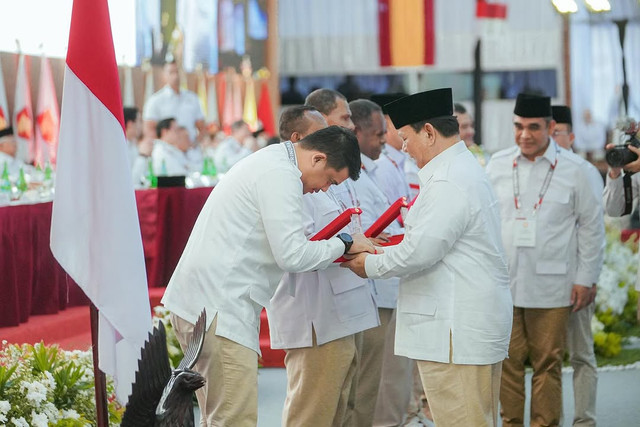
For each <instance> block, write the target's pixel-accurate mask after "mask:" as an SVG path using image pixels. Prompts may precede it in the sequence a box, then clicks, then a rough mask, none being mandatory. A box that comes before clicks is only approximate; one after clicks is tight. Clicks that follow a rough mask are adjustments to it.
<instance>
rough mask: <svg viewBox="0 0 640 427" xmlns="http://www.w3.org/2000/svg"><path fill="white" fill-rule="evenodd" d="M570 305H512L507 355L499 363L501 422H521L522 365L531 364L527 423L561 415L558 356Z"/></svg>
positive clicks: (548, 422)
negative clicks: (554, 306) (507, 356)
mask: <svg viewBox="0 0 640 427" xmlns="http://www.w3.org/2000/svg"><path fill="white" fill-rule="evenodd" d="M569 313H570V307H561V308H522V307H514V308H513V328H512V330H511V342H510V343H509V358H508V359H506V360H505V361H504V365H503V367H502V386H501V390H500V403H501V404H502V410H501V415H502V425H503V426H522V425H523V424H524V403H525V386H524V378H525V376H524V369H525V366H524V364H525V361H526V360H527V357H528V358H529V360H530V361H531V365H532V366H533V377H532V379H531V426H557V425H559V423H560V417H561V416H562V358H563V356H564V348H565V340H566V332H567V322H568V319H569Z"/></svg>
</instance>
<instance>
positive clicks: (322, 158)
mask: <svg viewBox="0 0 640 427" xmlns="http://www.w3.org/2000/svg"><path fill="white" fill-rule="evenodd" d="M326 161H327V155H326V154H324V153H320V152H316V153H315V154H314V155H313V156H311V165H312V166H315V165H316V164H318V163H320V162H326Z"/></svg>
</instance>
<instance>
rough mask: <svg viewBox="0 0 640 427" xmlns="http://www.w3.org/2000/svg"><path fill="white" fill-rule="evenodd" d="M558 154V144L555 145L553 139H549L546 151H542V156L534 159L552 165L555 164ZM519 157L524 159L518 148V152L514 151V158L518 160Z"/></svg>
mask: <svg viewBox="0 0 640 427" xmlns="http://www.w3.org/2000/svg"><path fill="white" fill-rule="evenodd" d="M559 153H560V147H559V146H558V144H556V142H555V141H554V140H553V138H551V137H549V145H548V146H547V149H546V150H545V151H544V154H542V156H538V157H536V159H538V158H540V159H547V161H548V162H549V164H554V163H555V162H556V157H557V156H558V154H559ZM520 157H524V156H523V155H522V151H521V150H520V147H518V150H517V151H516V158H520ZM534 161H535V159H534Z"/></svg>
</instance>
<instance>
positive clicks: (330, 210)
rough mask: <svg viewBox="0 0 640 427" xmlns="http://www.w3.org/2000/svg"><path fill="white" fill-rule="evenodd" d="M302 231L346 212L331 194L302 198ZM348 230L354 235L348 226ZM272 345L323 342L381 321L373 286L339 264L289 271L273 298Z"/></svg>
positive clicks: (308, 231)
mask: <svg viewBox="0 0 640 427" xmlns="http://www.w3.org/2000/svg"><path fill="white" fill-rule="evenodd" d="M303 202H304V213H303V218H304V229H305V233H306V234H307V235H309V236H311V235H313V234H315V233H317V232H318V231H320V230H321V229H322V228H323V227H325V226H326V225H327V224H329V223H330V222H331V221H333V220H334V219H335V218H336V217H337V216H338V215H339V214H340V212H342V209H341V207H340V205H339V202H338V201H336V200H334V199H333V198H332V197H330V196H329V194H328V193H324V192H319V193H309V194H305V195H304V196H303ZM344 231H345V232H348V233H351V232H352V230H350V228H349V227H346V229H345V230H344ZM267 314H268V315H269V330H270V334H269V335H270V337H271V348H287V349H289V348H301V347H311V346H312V345H313V333H314V332H315V335H316V343H317V344H318V345H322V344H325V343H327V342H329V341H333V340H336V339H339V338H343V337H346V336H348V335H352V334H355V333H357V332H361V331H364V330H365V329H369V328H373V327H375V326H378V325H379V324H380V322H379V318H378V310H377V307H376V304H375V302H374V300H373V298H372V296H371V292H370V290H369V284H368V283H367V280H366V279H362V278H360V277H358V276H356V275H355V274H354V273H352V272H351V271H350V270H347V269H345V268H340V266H339V265H338V264H336V263H333V265H330V266H329V267H328V268H327V269H326V270H318V271H310V272H306V273H286V274H285V275H284V277H283V278H282V280H281V281H280V284H279V285H278V289H277V290H276V293H275V295H274V296H273V298H272V299H271V307H270V309H269V310H268V311H267Z"/></svg>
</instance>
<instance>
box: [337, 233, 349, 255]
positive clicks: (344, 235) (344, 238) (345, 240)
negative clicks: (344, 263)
mask: <svg viewBox="0 0 640 427" xmlns="http://www.w3.org/2000/svg"><path fill="white" fill-rule="evenodd" d="M336 237H338V239H340V240H342V243H344V253H345V254H346V253H347V252H349V249H351V245H353V238H352V237H351V235H350V234H349V233H340V234H338V235H337V236H336Z"/></svg>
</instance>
